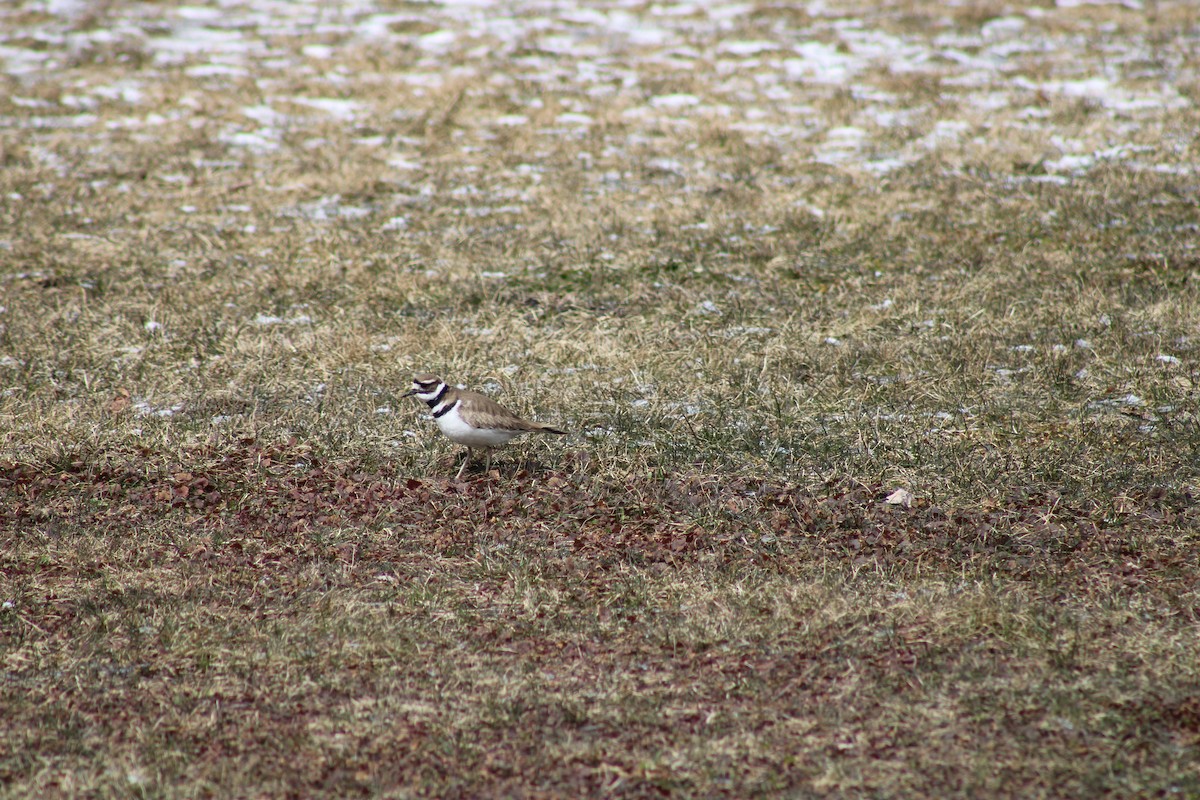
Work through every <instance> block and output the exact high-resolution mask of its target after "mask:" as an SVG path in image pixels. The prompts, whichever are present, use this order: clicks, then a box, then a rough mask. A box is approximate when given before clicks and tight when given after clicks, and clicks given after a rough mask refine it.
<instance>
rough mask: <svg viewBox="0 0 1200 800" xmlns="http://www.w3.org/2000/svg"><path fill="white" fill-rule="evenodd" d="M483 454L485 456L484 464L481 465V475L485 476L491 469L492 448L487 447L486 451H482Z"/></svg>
mask: <svg viewBox="0 0 1200 800" xmlns="http://www.w3.org/2000/svg"><path fill="white" fill-rule="evenodd" d="M483 452H484V453H486V454H487V456H486V461H485V462H484V465H483V474H484V475H486V474H488V473H489V472H490V471H491V469H492V448H490V447H489V448H487V449H486V450H484V451H483Z"/></svg>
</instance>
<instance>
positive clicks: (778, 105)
mask: <svg viewBox="0 0 1200 800" xmlns="http://www.w3.org/2000/svg"><path fill="white" fill-rule="evenodd" d="M94 5H95V4H92V3H89V2H85V1H84V0H42V2H25V3H18V4H16V5H5V7H4V8H3V9H0V31H3V33H0V70H2V71H3V73H4V74H5V75H6V76H7V80H6V92H5V93H4V95H5V96H3V98H2V99H0V128H2V129H8V130H9V131H13V130H15V131H18V132H19V134H20V136H21V138H22V139H23V140H24V141H25V142H26V143H27V144H28V145H29V146H30V148H31V153H32V154H33V156H34V157H35V158H37V159H39V161H40V163H41V164H42V165H44V166H46V167H50V168H53V169H56V170H59V171H62V172H65V171H68V170H70V169H74V168H75V167H74V166H73V164H72V161H71V159H69V158H66V157H64V155H63V143H64V141H68V140H73V139H74V140H77V141H78V142H81V143H85V144H83V145H81V146H85V147H86V148H87V149H88V150H90V151H91V152H92V153H93V154H94V158H95V163H96V164H97V165H100V166H102V165H103V163H104V162H105V160H106V154H105V152H104V151H105V142H106V141H129V140H132V141H134V142H137V141H139V140H149V139H154V138H157V137H160V136H163V135H170V136H180V131H183V130H187V131H191V132H192V134H196V133H198V132H199V133H203V134H204V135H205V136H206V137H207V138H208V141H209V142H211V144H212V146H213V147H210V148H208V149H207V150H206V151H205V152H204V153H203V154H202V155H200V154H198V155H197V156H196V159H195V162H196V163H195V166H198V167H202V168H217V169H219V168H221V167H223V166H225V167H235V166H237V165H242V164H244V163H245V162H246V161H247V160H248V159H258V160H259V161H260V162H262V161H263V160H266V161H269V160H271V159H277V158H286V157H288V153H289V152H294V151H295V150H296V149H297V148H300V149H307V150H320V149H321V148H322V147H325V146H331V145H332V144H336V146H337V147H338V148H340V149H342V150H343V157H346V158H357V159H368V160H371V161H372V162H374V163H377V164H378V168H379V171H380V177H381V179H388V178H395V179H398V180H407V181H412V180H414V179H415V178H416V177H417V176H419V175H420V174H421V172H422V171H424V170H428V169H431V168H432V167H434V166H435V165H434V164H433V163H432V162H433V160H435V159H444V154H443V155H435V154H432V153H431V152H430V148H429V147H428V144H429V142H428V140H427V138H425V137H424V136H421V135H417V134H415V133H414V132H413V128H414V126H416V125H417V124H418V123H420V124H422V125H426V124H427V123H428V120H429V118H430V117H433V118H437V117H438V115H453V125H452V126H451V133H450V137H451V141H452V142H453V143H454V144H455V145H457V146H458V147H459V148H460V149H461V150H462V151H463V152H466V153H476V154H477V153H479V152H484V153H487V152H489V151H491V150H495V151H496V152H503V151H504V148H505V146H506V145H505V142H506V141H508V140H509V139H511V136H512V135H513V134H514V132H519V134H520V135H521V136H522V137H523V138H524V137H533V139H534V141H536V140H538V139H542V140H544V141H545V143H546V147H558V146H560V145H561V142H563V141H564V140H566V141H571V140H576V141H579V142H582V143H584V144H581V145H580V150H581V152H580V153H579V154H578V158H579V160H580V166H581V167H583V168H586V171H587V172H588V173H589V174H590V175H591V177H592V179H593V181H594V184H595V189H596V190H597V191H617V190H620V189H621V188H622V187H623V186H627V185H628V182H629V181H631V180H636V179H637V177H638V176H637V175H636V174H633V173H631V172H630V170H631V169H634V168H636V169H645V170H650V171H651V172H657V173H660V174H665V175H670V176H677V177H681V178H683V179H685V180H689V181H696V180H699V181H701V182H702V181H703V179H704V178H705V175H706V170H711V169H714V168H716V167H715V166H714V165H713V164H711V163H708V162H706V160H705V158H704V156H703V155H702V154H701V153H698V152H696V148H695V147H694V146H692V147H689V146H687V145H686V144H685V145H683V146H677V147H676V146H673V147H662V146H660V143H659V142H660V140H662V139H663V137H664V135H667V137H668V138H672V137H673V138H675V139H677V140H681V141H683V142H685V143H686V142H687V141H688V140H689V139H697V138H699V137H701V136H702V135H703V134H704V133H705V132H706V131H710V130H713V129H720V130H722V131H726V132H733V133H735V134H736V135H739V136H741V137H744V139H745V140H746V142H747V143H748V144H749V145H750V146H752V147H771V148H776V149H777V150H778V153H779V155H778V158H779V159H780V160H785V161H787V162H788V163H789V164H791V165H792V166H793V167H799V166H802V165H804V164H811V165H823V166H825V167H828V168H834V169H844V170H853V171H859V172H862V173H865V174H868V175H875V176H878V178H879V179H880V180H883V179H885V178H886V176H887V175H889V174H890V173H893V172H894V171H896V170H898V169H902V168H905V167H906V166H909V165H913V164H917V163H919V162H921V161H922V160H924V159H930V158H935V159H938V160H939V162H940V163H943V164H944V165H945V167H946V168H947V169H955V168H956V167H958V166H960V165H962V164H964V163H972V162H979V161H981V160H982V161H986V162H987V164H988V166H989V169H990V171H991V174H993V175H994V174H997V173H998V172H999V173H1003V172H1005V171H1006V170H1005V169H1004V167H1005V166H1006V164H1007V165H1008V166H1009V167H1010V168H1011V169H1010V170H1009V171H1011V172H1013V175H1014V178H1013V179H1014V180H1030V181H1055V182H1063V181H1068V180H1070V178H1071V177H1072V176H1073V175H1077V174H1080V173H1085V172H1087V171H1088V170H1090V169H1093V168H1096V167H1097V166H1101V165H1110V164H1113V163H1119V164H1123V165H1126V166H1129V167H1131V168H1135V169H1149V170H1164V171H1170V172H1173V173H1190V172H1191V171H1193V170H1194V168H1195V167H1194V163H1193V161H1194V158H1193V157H1190V156H1189V149H1191V155H1192V156H1194V152H1195V151H1194V147H1195V145H1194V140H1195V129H1194V127H1188V126H1186V125H1180V124H1178V123H1177V122H1173V120H1176V121H1177V120H1178V119H1179V118H1180V115H1182V117H1183V118H1184V119H1191V118H1194V117H1193V112H1194V110H1195V102H1196V94H1197V92H1198V91H1200V76H1198V65H1200V59H1197V58H1196V57H1195V56H1196V54H1197V52H1200V48H1198V45H1200V26H1198V25H1197V17H1198V16H1200V12H1197V11H1194V10H1193V8H1194V5H1193V4H1192V3H1190V2H1187V0H1179V1H1178V2H1171V1H1170V0H1159V2H1155V3H1149V4H1146V5H1143V3H1142V2H1140V0H1119V1H1114V2H1106V1H1105V0H1058V2H1057V4H1056V5H1055V6H1054V7H1044V5H1042V4H1028V5H1026V4H1020V3H1013V4H1007V5H1005V6H1004V8H1005V9H1006V10H1005V11H1004V13H1003V14H1002V15H999V16H989V15H987V14H984V13H981V12H978V11H975V10H973V8H972V6H971V4H968V3H957V4H955V3H951V4H943V3H918V2H906V3H899V2H897V3H882V4H879V3H864V2H837V0H810V1H809V2H800V3H761V2H760V3H754V2H744V3H708V2H677V3H670V2H667V3H647V2H633V1H631V0H609V2H587V3H584V2H566V1H565V0H540V1H538V0H530V1H529V2H509V1H508V0H505V1H504V2H501V1H500V0H454V1H453V2H451V1H449V0H447V2H440V3H439V2H430V3H408V4H406V3H399V4H397V3H387V2H373V1H372V0H342V2H337V3H326V2H317V1H315V0H311V1H310V2H297V1H294V0H286V2H284V1H282V0H252V1H251V0H246V1H241V2H239V0H223V1H222V2H211V3H207V4H201V3H196V4H178V5H172V4H166V3H112V4H105V5H104V6H103V7H102V8H101V9H100V10H97V9H95V8H94ZM976 5H977V4H976ZM447 98H451V100H450V101H448V100H447ZM451 101H452V102H453V106H448V103H449V102H451ZM337 137H344V140H339V141H337V142H336V143H335V142H334V141H333V140H334V139H336V138H337ZM585 145H586V146H585ZM214 147H215V148H217V149H219V151H220V152H213V148H214ZM347 147H348V148H350V151H348V152H347V151H346V150H345V149H346V148H347ZM531 147H532V150H531V152H532V153H534V154H535V155H536V153H537V146H536V145H533V146H531ZM442 166H444V163H442ZM476 169H478V168H477V167H476ZM494 169H495V170H497V171H501V172H504V173H506V174H509V175H510V176H512V177H514V178H519V179H520V182H521V183H522V184H523V185H528V184H529V183H536V182H537V181H539V180H541V179H542V178H543V175H542V174H541V172H542V166H540V165H539V164H538V163H537V161H536V160H535V159H531V160H529V161H522V162H521V163H519V164H516V165H512V164H507V165H502V164H495V165H494ZM179 180H183V178H182V177H181V178H179ZM477 182H479V183H487V182H488V181H485V180H483V179H482V178H481V179H479V180H478V181H472V180H470V176H469V175H467V176H464V179H463V181H462V183H461V186H460V187H459V188H460V192H461V193H462V194H463V195H470V194H471V192H472V191H474V188H473V187H474V184H475V183H477ZM485 194H486V196H484V195H485ZM503 195H504V193H503V192H497V191H496V190H495V189H494V187H493V188H491V189H489V190H488V191H487V192H485V193H482V194H480V196H478V197H476V198H475V201H474V202H475V207H476V208H477V209H478V213H479V214H481V215H487V214H490V213H498V212H503V211H505V210H509V211H512V210H516V209H519V208H520V206H519V201H520V197H519V192H516V193H513V192H511V191H510V192H509V195H510V196H508V197H505V196H503ZM293 210H294V212H295V213H300V214H305V215H307V216H310V217H311V216H313V215H321V214H325V215H327V216H336V215H346V214H354V213H357V212H356V211H355V209H354V208H352V207H351V208H347V207H345V206H341V205H338V204H336V203H334V204H332V206H331V205H330V204H329V203H327V204H326V206H324V207H323V206H320V205H316V206H311V207H307V208H302V209H293ZM360 211H361V210H360ZM381 224H383V225H390V226H392V227H403V226H404V224H405V220H404V218H403V216H401V217H396V216H395V215H389V216H388V217H387V218H386V219H384V220H381Z"/></svg>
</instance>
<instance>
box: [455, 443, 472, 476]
mask: <svg viewBox="0 0 1200 800" xmlns="http://www.w3.org/2000/svg"><path fill="white" fill-rule="evenodd" d="M472 452H473V451H472V450H471V448H469V447H468V448H467V457H466V458H464V459H463V463H462V466H461V467H459V468H458V474H457V475H455V476H454V480H458V479H459V478H461V477H462V474H463V472H465V471H466V469H467V464H470V463H471V453H472Z"/></svg>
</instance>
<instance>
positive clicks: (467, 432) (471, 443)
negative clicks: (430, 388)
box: [437, 406, 520, 447]
mask: <svg viewBox="0 0 1200 800" xmlns="http://www.w3.org/2000/svg"><path fill="white" fill-rule="evenodd" d="M437 424H438V427H439V428H441V429H442V433H444V434H446V438H447V439H449V440H450V441H452V442H457V443H458V444H465V445H466V446H467V447H499V446H500V445H503V444H508V440H509V439H511V438H513V437H514V436H517V435H518V434H519V433H520V431H498V430H488V429H486V428H472V427H471V426H470V425H468V424H467V423H466V420H464V419H463V418H462V416H461V415H459V413H458V406H455V407H454V408H452V409H450V410H449V411H447V412H446V413H445V414H442V415H441V416H440V417H438V418H437Z"/></svg>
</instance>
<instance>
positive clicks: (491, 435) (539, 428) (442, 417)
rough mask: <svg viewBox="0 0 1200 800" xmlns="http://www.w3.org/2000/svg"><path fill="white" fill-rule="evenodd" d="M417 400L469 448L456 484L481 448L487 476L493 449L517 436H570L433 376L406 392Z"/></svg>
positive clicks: (417, 381)
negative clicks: (549, 434)
mask: <svg viewBox="0 0 1200 800" xmlns="http://www.w3.org/2000/svg"><path fill="white" fill-rule="evenodd" d="M413 396H415V397H416V398H417V399H419V400H422V401H424V403H425V404H426V405H427V406H429V409H430V410H431V411H432V412H433V418H434V419H435V420H436V421H437V424H438V427H439V428H441V430H442V433H443V434H445V436H446V438H447V439H449V440H450V441H452V442H455V443H457V444H462V445H466V447H467V457H466V459H465V460H464V461H463V463H462V466H461V467H459V470H458V474H457V475H455V476H454V478H455V480H458V479H459V478H461V477H462V474H463V471H464V470H465V469H466V468H467V464H469V463H471V456H473V455H474V453H475V450H476V449H477V448H478V449H481V450H483V451H484V452H485V453H486V454H487V463H486V464H485V466H484V472H487V471H488V470H489V469H491V467H492V449H493V448H496V447H500V446H501V445H505V444H508V442H509V440H510V439H512V438H513V437H514V436H520V435H521V434H523V433H553V434H556V435H558V436H566V435H567V432H566V431H564V430H559V429H558V428H555V427H554V426H552V425H547V424H545V423H542V422H530V421H529V420H524V419H521V418H520V417H518V416H517V415H516V414H514V413H513V412H512V411H509V410H508V409H507V408H505V407H504V406H502V405H500V404H499V403H497V402H496V401H495V400H493V399H492V398H490V397H488V396H487V395H483V394H479V393H478V392H468V391H466V390H465V389H457V388H455V387H453V386H450V385H448V384H447V383H446V382H445V381H444V380H442V379H441V378H439V377H438V376H437V375H434V374H432V373H429V372H422V373H419V374H417V375H414V376H413V382H412V389H411V390H409V391H408V392H405V393H404V397H413Z"/></svg>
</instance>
